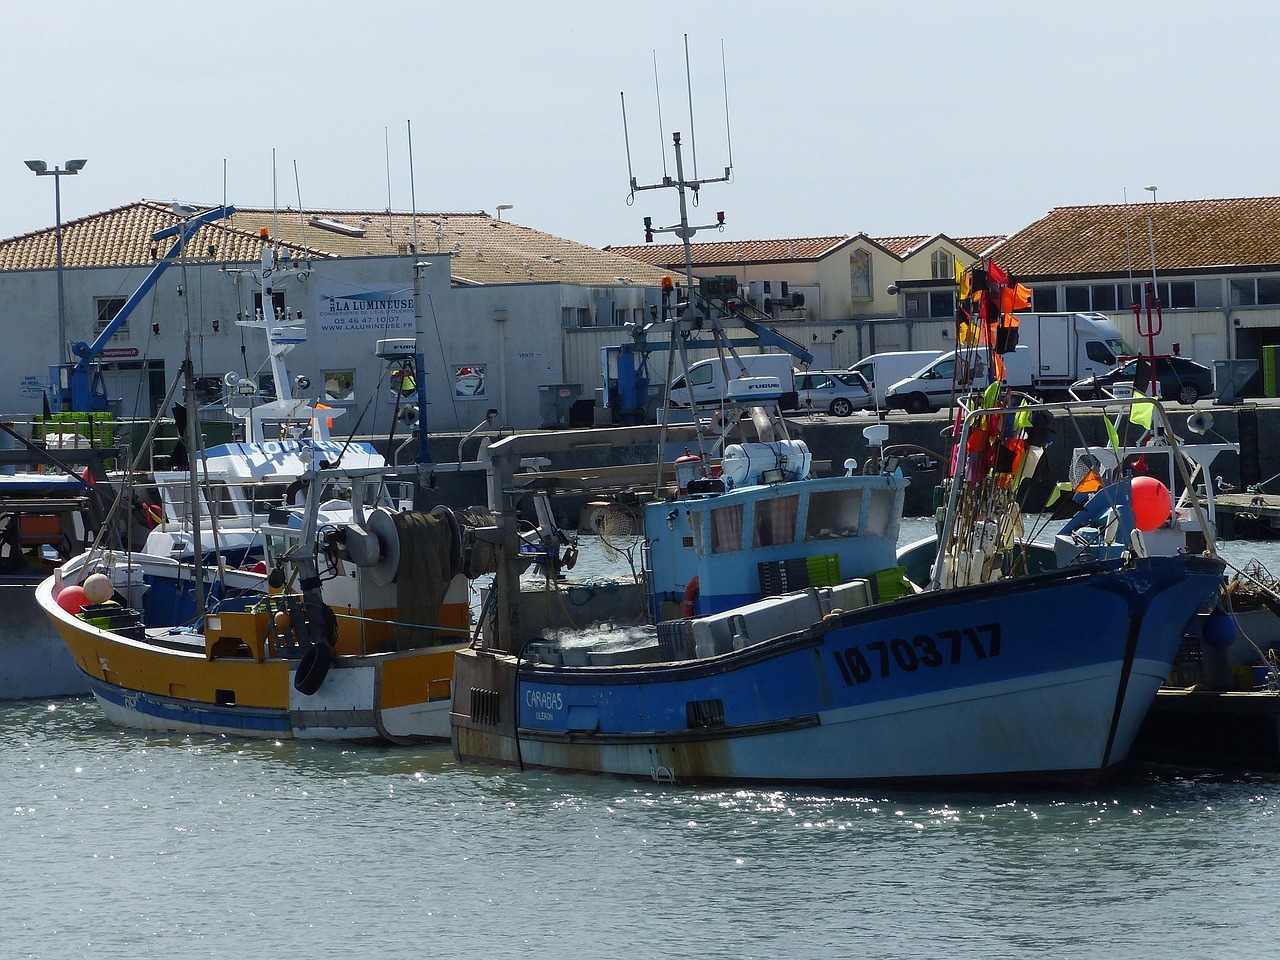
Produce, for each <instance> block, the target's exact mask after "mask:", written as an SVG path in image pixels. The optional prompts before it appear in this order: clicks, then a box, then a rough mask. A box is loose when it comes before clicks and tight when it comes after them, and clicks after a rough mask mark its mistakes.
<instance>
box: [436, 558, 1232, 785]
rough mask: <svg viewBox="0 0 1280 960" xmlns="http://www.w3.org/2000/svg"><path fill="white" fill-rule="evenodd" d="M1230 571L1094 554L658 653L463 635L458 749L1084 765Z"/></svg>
mask: <svg viewBox="0 0 1280 960" xmlns="http://www.w3.org/2000/svg"><path fill="white" fill-rule="evenodd" d="M1221 572H1222V564H1221V563H1220V562H1219V561H1216V560H1209V559H1205V558H1188V557H1177V558H1152V559H1150V560H1143V561H1139V562H1138V563H1137V565H1136V566H1135V567H1134V568H1132V569H1121V568H1120V566H1119V564H1118V563H1103V564H1095V565H1091V566H1088V567H1077V568H1074V569H1073V570H1069V571H1056V572H1050V573H1045V574H1041V575H1037V576H1033V577H1026V578H1021V579H1018V580H1009V581H997V582H995V583H990V584H984V585H981V586H975V587H967V588H958V589H954V590H949V591H941V592H933V593H925V594H920V595H916V596H912V597H907V598H903V599H900V600H895V601H892V602H888V603H882V604H878V605H875V606H872V607H867V608H864V609H862V610H857V611H853V612H851V613H842V614H839V615H835V616H832V617H829V618H827V619H825V620H823V621H820V622H818V623H816V624H813V625H812V626H809V627H808V628H807V629H803V630H800V631H799V632H797V633H793V634H790V635H786V636H781V637H777V638H774V639H771V640H766V641H765V642H763V643H757V644H751V645H747V646H743V647H742V648H740V649H735V650H732V651H731V652H728V653H722V654H718V655H714V656H710V657H705V658H702V659H697V660H691V661H681V662H672V663H663V664H655V665H650V666H639V665H637V666H626V665H622V666H589V667H564V666H553V665H547V664H541V663H539V664H531V663H519V664H518V663H517V661H516V660H515V659H514V658H512V657H510V656H506V655H501V654H494V653H492V652H489V651H484V650H480V651H465V652H463V653H461V654H460V655H459V657H458V661H457V670H456V675H455V689H456V691H457V694H458V699H457V701H456V702H455V712H454V716H453V724H454V726H453V743H454V751H455V753H456V754H457V756H458V757H459V758H460V759H469V760H487V761H494V762H499V763H518V764H523V765H527V766H543V767H552V768H562V769H573V770H587V771H595V772H602V773H611V774H620V775H625V776H634V777H646V778H653V779H656V780H674V781H688V780H740V781H769V782H832V783H835V782H839V783H851V782H878V783H895V784H904V785H927V784H932V783H943V782H954V781H963V782H972V783H975V784H983V783H990V782H994V781H1018V782H1027V783H1041V782H1043V783H1051V782H1068V783H1090V782H1094V781H1096V780H1098V779H1100V778H1101V777H1102V776H1103V775H1105V773H1106V772H1107V771H1109V770H1111V769H1113V768H1114V767H1116V766H1117V765H1119V764H1120V763H1122V762H1123V761H1124V760H1125V759H1126V757H1127V755H1128V752H1129V748H1130V746H1131V745H1132V743H1133V740H1134V737H1135V736H1136V734H1137V731H1138V728H1139V726H1140V724H1141V722H1142V720H1143V717H1144V716H1145V715H1146V712H1147V710H1148V709H1149V707H1150V705H1151V702H1152V700H1153V698H1154V697H1155V694H1156V691H1157V689H1158V688H1159V686H1160V684H1161V682H1162V680H1163V679H1164V677H1165V676H1166V675H1167V674H1168V672H1169V668H1170V665H1171V663H1172V661H1173V658H1174V656H1175V655H1176V653H1177V650H1178V647H1179V644H1180V642H1181V639H1182V635H1183V632H1184V629H1185V628H1186V626H1187V624H1188V623H1189V622H1190V621H1191V620H1192V619H1193V617H1194V615H1195V613H1196V612H1197V610H1198V608H1200V607H1201V605H1202V604H1203V603H1204V602H1205V601H1206V600H1207V599H1208V598H1209V597H1211V596H1212V595H1213V594H1214V592H1215V591H1216V590H1217V588H1218V585H1219V583H1220V577H1221ZM1086 626H1088V627H1089V628H1090V629H1089V630H1088V631H1087V632H1086V630H1085V627H1086Z"/></svg>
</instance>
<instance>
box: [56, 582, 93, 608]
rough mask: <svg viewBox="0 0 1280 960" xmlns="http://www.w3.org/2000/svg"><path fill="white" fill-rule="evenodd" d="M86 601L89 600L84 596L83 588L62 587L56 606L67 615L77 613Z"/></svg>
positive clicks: (74, 585)
mask: <svg viewBox="0 0 1280 960" xmlns="http://www.w3.org/2000/svg"><path fill="white" fill-rule="evenodd" d="M88 600H89V598H88V597H86V596H85V595H84V587H81V586H77V585H76V584H70V585H68V586H65V587H63V588H62V592H61V593H59V594H58V606H60V607H61V608H62V609H63V610H65V611H67V613H79V612H80V610H81V608H82V607H83V606H84V605H85V604H86V603H88Z"/></svg>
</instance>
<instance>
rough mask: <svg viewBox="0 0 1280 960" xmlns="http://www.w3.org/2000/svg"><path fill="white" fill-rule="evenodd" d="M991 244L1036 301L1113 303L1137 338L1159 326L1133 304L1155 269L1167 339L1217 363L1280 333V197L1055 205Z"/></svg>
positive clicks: (1256, 352)
mask: <svg viewBox="0 0 1280 960" xmlns="http://www.w3.org/2000/svg"><path fill="white" fill-rule="evenodd" d="M992 256H994V258H995V259H996V261H997V262H998V263H999V264H1000V265H1001V266H1003V267H1004V268H1005V269H1006V270H1007V271H1008V272H1009V273H1010V274H1011V275H1013V276H1014V277H1016V278H1018V279H1019V280H1020V281H1021V282H1023V283H1024V284H1026V285H1027V286H1029V287H1030V288H1031V290H1032V294H1033V309H1034V310H1036V311H1039V312H1055V311H1059V310H1069V311H1077V310H1092V311H1096V312H1100V313H1105V314H1108V315H1110V316H1112V317H1113V318H1114V319H1115V320H1116V322H1117V324H1118V325H1119V326H1120V327H1121V330H1122V331H1124V332H1125V335H1126V338H1127V339H1128V340H1129V342H1130V344H1131V345H1132V346H1134V347H1135V348H1137V347H1142V348H1144V349H1145V347H1146V340H1145V337H1144V336H1143V334H1144V333H1145V332H1146V331H1147V330H1148V329H1149V328H1148V326H1147V324H1146V319H1145V310H1144V314H1143V322H1142V325H1141V327H1140V326H1139V324H1138V323H1137V322H1136V321H1135V319H1134V315H1133V310H1132V305H1133V303H1134V302H1135V301H1137V302H1143V301H1144V294H1145V291H1144V289H1143V287H1144V285H1145V284H1146V283H1147V281H1149V280H1151V279H1152V274H1153V272H1154V274H1155V286H1156V290H1157V293H1158V294H1159V297H1160V306H1161V316H1160V317H1159V318H1157V319H1156V325H1158V326H1162V330H1161V332H1160V334H1159V335H1158V336H1156V337H1155V338H1154V345H1155V347H1156V349H1157V350H1158V351H1163V352H1166V353H1167V352H1172V351H1173V350H1174V347H1175V345H1176V346H1177V348H1178V350H1179V352H1181V353H1183V354H1184V355H1187V356H1190V357H1192V358H1193V359H1196V360H1199V361H1200V362H1201V363H1204V364H1206V365H1208V366H1210V367H1212V366H1213V364H1214V362H1215V361H1218V360H1228V359H1231V360H1235V359H1243V360H1260V359H1261V358H1262V355H1263V351H1262V348H1263V347H1264V346H1266V345H1268V344H1277V343H1280V197H1244V198H1228V199H1217V200H1213V199H1209V200H1173V201H1160V202H1158V203H1157V202H1143V203H1130V204H1097V205H1094V206H1067V207H1055V208H1054V209H1053V210H1050V211H1049V212H1048V213H1047V214H1045V215H1044V216H1043V217H1041V218H1040V219H1039V220H1037V221H1035V222H1034V223H1031V224H1028V225H1027V226H1026V227H1023V228H1022V229H1021V230H1019V231H1017V232H1016V233H1014V234H1012V235H1011V236H1010V237H1009V238H1008V239H1007V240H1005V241H1004V242H1003V243H1001V244H1000V245H999V246H998V247H996V248H995V250H994V251H992ZM1153 256H1154V263H1153Z"/></svg>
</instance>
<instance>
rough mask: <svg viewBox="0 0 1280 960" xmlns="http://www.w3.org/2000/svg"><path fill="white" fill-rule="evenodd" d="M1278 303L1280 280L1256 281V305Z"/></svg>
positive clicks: (1279, 301) (1279, 300)
mask: <svg viewBox="0 0 1280 960" xmlns="http://www.w3.org/2000/svg"><path fill="white" fill-rule="evenodd" d="M1273 303H1280V280H1272V279H1260V280H1258V304H1259V305H1260V306H1261V305H1262V304H1273Z"/></svg>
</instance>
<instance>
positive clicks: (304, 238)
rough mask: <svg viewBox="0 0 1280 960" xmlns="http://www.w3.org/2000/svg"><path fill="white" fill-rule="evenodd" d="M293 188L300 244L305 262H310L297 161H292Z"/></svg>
mask: <svg viewBox="0 0 1280 960" xmlns="http://www.w3.org/2000/svg"><path fill="white" fill-rule="evenodd" d="M293 189H294V190H295V191H296V192H297V194H298V233H299V235H300V236H301V238H302V246H303V247H304V248H305V249H306V250H307V263H308V264H310V262H311V248H310V247H308V246H307V218H306V217H305V216H303V213H302V181H301V180H299V179H298V161H297V160H295V161H293Z"/></svg>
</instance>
